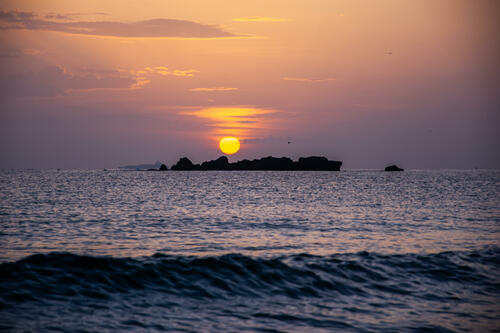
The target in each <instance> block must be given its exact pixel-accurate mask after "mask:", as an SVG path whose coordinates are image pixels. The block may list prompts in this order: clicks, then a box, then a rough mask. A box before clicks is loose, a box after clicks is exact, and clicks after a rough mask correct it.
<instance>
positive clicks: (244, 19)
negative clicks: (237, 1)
mask: <svg viewBox="0 0 500 333" xmlns="http://www.w3.org/2000/svg"><path fill="white" fill-rule="evenodd" d="M233 21H235V22H290V21H291V20H290V19H287V18H279V17H265V16H250V17H237V18H234V19H233Z"/></svg>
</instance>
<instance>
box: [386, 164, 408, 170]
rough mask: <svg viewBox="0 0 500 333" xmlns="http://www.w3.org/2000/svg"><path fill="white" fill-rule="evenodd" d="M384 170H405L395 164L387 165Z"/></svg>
mask: <svg viewBox="0 0 500 333" xmlns="http://www.w3.org/2000/svg"><path fill="white" fill-rule="evenodd" d="M385 171H405V170H404V169H401V168H400V167H398V166H397V165H389V166H388V167H386V168H385Z"/></svg>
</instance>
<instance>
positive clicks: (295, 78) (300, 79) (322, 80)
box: [283, 77, 336, 83]
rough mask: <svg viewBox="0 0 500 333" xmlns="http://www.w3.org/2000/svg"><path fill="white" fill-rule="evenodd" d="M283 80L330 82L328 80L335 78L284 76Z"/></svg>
mask: <svg viewBox="0 0 500 333" xmlns="http://www.w3.org/2000/svg"><path fill="white" fill-rule="evenodd" d="M283 80H285V81H298V82H308V83H320V82H328V81H335V80H336V79H335V78H331V77H329V78H324V79H310V78H307V77H284V78H283Z"/></svg>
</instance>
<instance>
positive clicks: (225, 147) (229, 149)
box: [219, 136, 240, 155]
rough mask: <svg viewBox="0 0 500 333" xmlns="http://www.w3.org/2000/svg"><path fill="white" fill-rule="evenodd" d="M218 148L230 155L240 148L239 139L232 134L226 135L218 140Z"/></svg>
mask: <svg viewBox="0 0 500 333" xmlns="http://www.w3.org/2000/svg"><path fill="white" fill-rule="evenodd" d="M219 148H220V150H221V151H222V152H223V153H224V154H227V155H232V154H234V153H236V152H237V151H238V150H240V141H239V140H238V139H237V138H235V137H234V136H226V137H224V138H222V139H221V140H220V142H219Z"/></svg>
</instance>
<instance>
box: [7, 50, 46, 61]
mask: <svg viewBox="0 0 500 333" xmlns="http://www.w3.org/2000/svg"><path fill="white" fill-rule="evenodd" d="M40 53H41V51H40V50H37V49H23V50H19V49H17V48H6V49H4V50H2V51H0V58H4V59H5V58H20V57H22V56H23V55H30V56H35V55H38V54H40Z"/></svg>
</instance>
